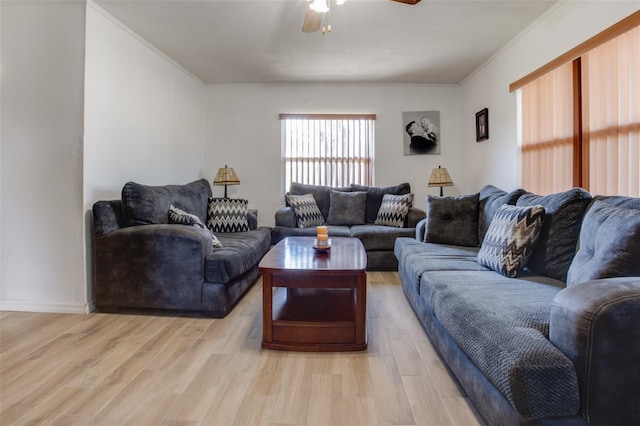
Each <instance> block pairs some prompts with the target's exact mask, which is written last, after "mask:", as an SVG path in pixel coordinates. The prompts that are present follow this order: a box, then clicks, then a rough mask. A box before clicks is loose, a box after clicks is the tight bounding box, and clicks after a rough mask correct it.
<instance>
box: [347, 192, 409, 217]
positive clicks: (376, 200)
mask: <svg viewBox="0 0 640 426" xmlns="http://www.w3.org/2000/svg"><path fill="white" fill-rule="evenodd" d="M351 190H352V191H362V192H366V193H367V211H366V213H365V214H366V217H365V220H366V222H367V223H374V222H375V221H376V218H377V216H378V210H380V205H381V204H382V197H384V196H385V194H392V195H405V194H409V193H411V185H409V184H408V183H401V184H400V185H396V186H365V185H358V184H355V183H352V184H351Z"/></svg>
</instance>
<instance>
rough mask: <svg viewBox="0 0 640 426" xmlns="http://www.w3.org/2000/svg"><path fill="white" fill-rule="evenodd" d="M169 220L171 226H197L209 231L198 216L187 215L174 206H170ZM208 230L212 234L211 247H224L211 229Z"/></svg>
mask: <svg viewBox="0 0 640 426" xmlns="http://www.w3.org/2000/svg"><path fill="white" fill-rule="evenodd" d="M168 219H169V223H170V224H176V225H189V226H195V227H196V228H200V229H207V228H206V227H205V226H204V223H202V221H201V220H200V218H199V217H198V216H196V215H195V214H191V213H187V212H186V211H184V210H182V209H179V208H177V207H176V206H174V205H173V204H172V205H171V206H169V213H168ZM207 230H208V231H209V233H210V234H211V245H213V248H220V247H222V243H221V242H220V240H219V239H218V237H216V236H215V234H214V233H213V232H212V231H211V230H210V229H207Z"/></svg>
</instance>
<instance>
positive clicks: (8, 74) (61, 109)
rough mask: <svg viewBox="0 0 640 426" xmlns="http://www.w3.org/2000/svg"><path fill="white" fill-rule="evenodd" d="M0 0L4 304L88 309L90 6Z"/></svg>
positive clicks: (0, 294) (0, 287) (0, 304)
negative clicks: (85, 199)
mask: <svg viewBox="0 0 640 426" xmlns="http://www.w3.org/2000/svg"><path fill="white" fill-rule="evenodd" d="M0 8H1V10H2V12H1V25H0V33H1V34H2V35H1V40H2V45H1V63H2V77H1V81H0V85H1V87H2V105H1V114H2V130H1V145H0V150H1V153H2V154H1V155H0V157H1V161H2V165H1V168H0V170H1V175H2V178H1V183H0V185H1V188H2V189H1V191H0V195H1V197H2V199H1V210H2V212H1V215H0V217H1V224H0V227H1V228H2V234H1V251H2V257H1V261H0V263H1V264H2V267H1V281H0V308H1V309H3V310H33V311H40V310H46V311H64V312H84V311H85V309H86V306H85V302H86V292H85V280H84V261H83V258H84V256H83V219H82V139H83V90H84V48H85V5H84V4H83V2H77V1H75V2H74V1H68V2H65V3H55V4H50V3H45V2H39V3H26V4H25V3H20V2H12V3H3V4H2V5H1V6H0Z"/></svg>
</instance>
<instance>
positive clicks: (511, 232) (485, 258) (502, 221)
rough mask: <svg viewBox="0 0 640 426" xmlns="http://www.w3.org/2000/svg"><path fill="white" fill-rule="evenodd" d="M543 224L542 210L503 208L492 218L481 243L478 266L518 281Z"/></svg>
mask: <svg viewBox="0 0 640 426" xmlns="http://www.w3.org/2000/svg"><path fill="white" fill-rule="evenodd" d="M543 221H544V207H542V206H531V207H516V206H511V205H507V204H505V205H502V206H501V207H500V208H499V209H498V211H496V214H495V215H494V216H493V220H492V221H491V225H489V229H488V230H487V234H486V235H485V237H484V240H483V241H482V246H480V251H479V252H478V263H479V264H481V265H482V266H486V267H487V268H490V269H493V270H494V271H496V272H499V273H501V274H502V275H504V276H506V277H510V278H515V277H516V276H517V275H518V272H520V270H521V269H522V268H523V267H524V265H526V264H527V262H528V261H529V258H530V257H531V253H532V252H533V247H534V246H535V244H536V242H537V241H538V237H539V236H540V230H541V229H542V222H543Z"/></svg>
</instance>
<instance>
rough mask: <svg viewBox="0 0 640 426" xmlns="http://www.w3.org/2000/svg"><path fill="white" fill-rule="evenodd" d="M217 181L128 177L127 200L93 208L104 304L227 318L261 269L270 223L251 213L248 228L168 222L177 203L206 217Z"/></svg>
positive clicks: (97, 286) (97, 285) (98, 291)
mask: <svg viewBox="0 0 640 426" xmlns="http://www.w3.org/2000/svg"><path fill="white" fill-rule="evenodd" d="M211 195H212V194H211V186H210V185H209V183H208V181H206V180H205V179H200V180H197V181H194V182H191V183H188V184H186V185H167V186H146V185H140V184H136V183H133V182H129V183H127V184H126V185H125V186H124V188H123V190H122V199H121V200H113V201H98V202H96V203H95V204H94V206H93V219H94V238H93V252H94V254H93V255H94V259H93V286H94V296H95V303H96V307H97V308H98V309H99V310H101V311H114V310H117V308H124V307H129V308H156V309H179V310H196V311H202V312H203V313H204V314H205V315H208V316H213V317H218V318H221V317H224V316H225V315H227V314H228V313H229V312H230V311H231V309H232V307H233V306H234V304H235V303H236V302H237V301H238V300H239V299H240V298H241V297H242V295H243V294H244V293H245V292H246V290H247V289H248V288H249V287H250V286H251V285H252V284H253V283H254V281H255V280H256V278H257V277H258V275H259V271H258V267H257V265H258V262H259V261H260V259H261V258H262V256H264V254H265V253H266V252H267V251H268V250H269V247H270V244H271V232H270V228H266V227H257V218H256V216H255V215H253V214H251V213H248V214H247V222H248V226H249V230H248V231H247V232H230V233H222V232H218V233H215V236H217V237H218V239H219V241H220V243H221V244H222V247H221V248H214V247H213V244H212V235H211V233H210V232H209V230H207V229H201V228H198V227H196V226H185V225H181V224H169V223H168V210H169V207H170V206H171V205H175V206H176V207H179V208H180V209H183V210H184V211H186V212H188V213H191V214H195V215H196V216H198V217H199V219H200V220H201V222H203V223H206V220H207V210H208V202H209V198H210V197H211Z"/></svg>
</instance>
